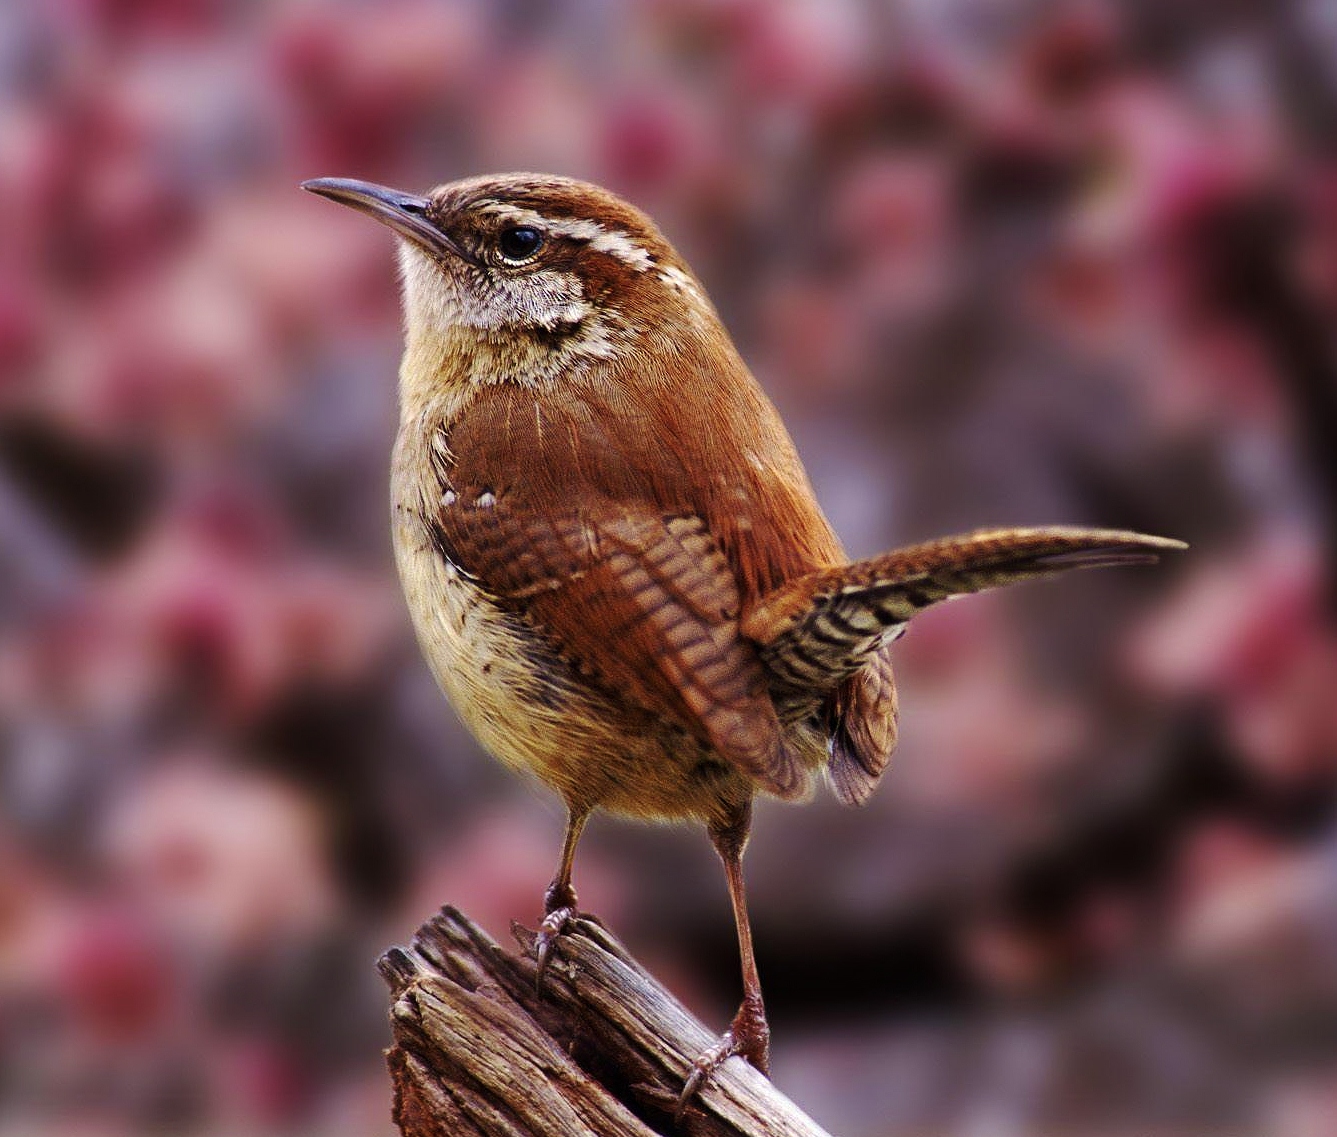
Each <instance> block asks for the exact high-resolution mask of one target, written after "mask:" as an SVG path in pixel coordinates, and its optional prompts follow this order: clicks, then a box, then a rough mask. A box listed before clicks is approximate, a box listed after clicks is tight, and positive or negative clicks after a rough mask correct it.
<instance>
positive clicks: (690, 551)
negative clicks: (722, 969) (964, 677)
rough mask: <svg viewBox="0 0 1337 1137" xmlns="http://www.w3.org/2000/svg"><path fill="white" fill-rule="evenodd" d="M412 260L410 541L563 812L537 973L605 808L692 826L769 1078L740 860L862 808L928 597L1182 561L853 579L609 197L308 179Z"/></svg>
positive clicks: (455, 655) (1056, 545)
mask: <svg viewBox="0 0 1337 1137" xmlns="http://www.w3.org/2000/svg"><path fill="white" fill-rule="evenodd" d="M307 188H309V189H312V190H314V191H315V192H317V193H321V194H323V195H324V196H327V197H330V198H333V199H334V200H337V201H341V202H343V203H345V204H349V205H352V206H354V207H355V208H357V209H360V210H362V211H364V212H367V213H371V214H372V215H373V216H376V217H377V218H378V219H379V220H381V221H383V222H385V223H387V224H389V225H390V226H391V227H392V228H393V229H395V230H396V231H397V232H398V233H399V234H400V235H401V236H402V237H403V238H404V241H403V242H402V245H401V267H402V269H403V275H404V290H405V309H406V315H407V321H406V323H407V344H406V351H405V356H404V361H403V365H402V367H401V371H400V404H401V417H400V431H399V437H398V440H397V442H396V448H395V460H394V467H393V490H392V492H393V498H394V508H395V526H394V536H395V547H396V553H397V558H398V562H399V568H400V574H401V578H402V580H403V583H404V588H405V593H406V596H407V598H408V602H409V608H410V611H411V612H412V614H413V618H414V622H415V626H416V628H417V631H418V635H419V639H420V641H421V643H422V647H423V651H424V655H425V656H426V658H427V661H428V663H429V664H430V666H431V667H432V669H433V671H434V673H435V675H436V677H437V679H438V681H439V682H440V683H441V685H442V687H443V688H444V690H445V691H446V693H447V694H448V695H449V697H450V698H451V700H452V702H453V703H454V704H455V706H456V708H457V709H458V711H459V713H460V714H461V716H462V717H463V718H464V720H465V722H466V723H467V724H468V725H469V726H470V727H471V729H472V730H473V731H474V732H475V734H476V735H477V736H478V737H479V739H480V740H481V741H482V742H483V744H484V745H485V746H486V747H487V748H488V749H489V750H491V751H492V752H493V753H494V754H496V755H497V756H498V757H499V758H500V759H501V760H502V761H504V762H506V763H507V764H508V765H510V766H512V767H514V768H515V769H517V770H520V771H523V772H527V773H530V774H533V775H536V776H537V777H538V778H539V779H541V780H542V781H544V782H546V783H547V784H548V785H550V786H552V787H553V788H554V789H556V790H557V791H558V792H559V793H560V794H561V795H562V797H563V799H564V800H565V802H566V804H567V807H568V810H569V813H570V823H569V825H568V831H567V839H566V842H565V844H564V848H563V854H562V859H561V864H560V866H559V869H558V872H557V875H556V878H555V879H554V881H553V884H552V886H551V887H550V888H549V890H548V894H547V896H546V898H545V917H546V918H545V921H544V927H543V930H542V931H541V932H540V937H539V945H538V946H539V954H540V970H541V969H542V966H543V965H544V964H545V963H546V960H547V957H548V953H549V951H550V950H551V947H552V944H553V942H554V940H555V938H556V936H557V935H558V934H559V933H560V931H561V929H562V926H563V924H564V923H565V921H566V920H567V919H569V918H570V915H571V913H572V912H573V911H574V905H575V899H576V898H575V892H574V890H573V889H572V887H571V864H572V858H573V856H574V851H575V845H576V841H577V840H578V838H579V835H580V832H581V829H582V827H583V825H584V822H585V819H586V818H587V817H588V816H589V814H590V812H591V811H592V810H594V809H599V808H602V809H607V810H611V811H613V812H618V813H623V814H627V815H631V816H638V817H648V818H694V819H698V820H701V821H703V822H705V824H706V825H707V827H708V830H709V832H710V834H711V837H712V839H713V840H714V842H715V845H716V848H717V849H718V850H719V852H720V855H721V857H722V858H723V860H724V863H725V868H726V872H727V874H728V879H729V887H730V894H731V897H732V899H733V903H734V911H735V916H736V918H737V921H738V929H739V943H740V951H741V954H742V958H743V971H744V991H745V997H744V1003H743V1006H742V1007H741V1008H740V1010H739V1014H738V1015H737V1016H736V1017H735V1019H734V1022H733V1024H732V1025H731V1027H730V1029H729V1031H728V1032H727V1033H726V1034H725V1035H724V1037H723V1038H722V1039H721V1041H720V1043H719V1044H718V1045H717V1046H716V1047H715V1048H713V1049H712V1050H711V1052H709V1053H708V1054H706V1055H703V1056H702V1058H701V1060H700V1061H699V1062H698V1063H697V1065H696V1067H695V1068H694V1070H693V1071H692V1074H691V1077H690V1078H689V1079H688V1083H687V1086H686V1088H685V1090H684V1096H683V1101H684V1103H685V1102H686V1100H687V1099H688V1098H690V1096H691V1095H692V1093H693V1092H694V1091H695V1090H696V1089H697V1088H698V1087H699V1086H700V1084H701V1083H702V1080H703V1079H704V1078H705V1077H706V1076H708V1074H709V1072H710V1071H711V1070H712V1069H713V1068H714V1067H715V1066H716V1065H717V1064H718V1063H719V1062H720V1061H723V1060H724V1059H725V1058H726V1057H728V1056H729V1055H730V1054H743V1055H745V1056H746V1057H748V1058H749V1059H751V1060H752V1061H753V1062H754V1064H756V1065H758V1066H759V1067H761V1068H762V1069H765V1066H766V1051H767V1029H766V1023H765V1015H764V1011H763V1008H762V1002H761V990H760V985H759V982H758V980H757V975H756V968H755V962H754V960H753V957H752V946H751V936H750V932H749V931H748V927H747V920H746V908H745V905H744V901H743V892H742V878H741V871H740V862H741V856H742V851H743V846H744V844H745V843H746V838H747V830H748V824H749V819H750V811H751V802H752V799H753V797H754V795H755V794H757V793H758V792H764V793H770V794H773V795H776V796H779V797H784V798H791V799H792V798H799V797H802V796H804V795H805V794H806V793H807V792H808V791H809V789H810V786H811V783H812V780H813V777H814V775H815V774H817V773H819V772H821V771H823V770H824V771H825V773H826V775H827V778H828V781H829V782H830V784H831V786H832V788H833V790H834V791H835V793H836V794H837V796H839V797H840V798H841V800H843V801H846V802H861V801H863V800H865V799H866V798H867V796H868V795H869V793H871V792H872V789H873V788H874V787H875V785H876V784H877V781H878V779H879V778H880V776H881V775H882V773H883V771H884V770H885V769H886V766H887V762H888V759H889V758H890V755H891V751H892V749H893V748H894V746H895V741H896V688H895V683H894V680H893V678H892V670H891V661H890V658H889V654H888V646H889V644H890V641H891V640H892V639H894V638H895V637H896V636H897V635H899V634H900V632H901V631H902V630H903V629H904V627H905V624H906V622H907V621H908V620H909V619H910V618H911V617H912V616H913V615H914V614H915V613H916V612H918V611H920V610H922V609H923V608H925V607H927V606H928V605H930V604H933V603H936V602H938V601H940V600H944V599H947V598H949V597H951V596H957V595H961V594H963V593H968V592H976V591H979V590H981V589H984V588H991V587H995V586H997V585H1001V584H1007V583H1011V582H1013V581H1018V580H1026V579H1031V578H1034V577H1039V576H1047V575H1051V574H1053V573H1056V572H1062V571H1066V570H1068V569H1071V568H1083V567H1091V566H1098V565H1106V564H1122V563H1128V562H1131V561H1144V560H1148V559H1154V555H1155V553H1157V552H1159V551H1163V550H1166V549H1172V548H1180V547H1182V546H1180V545H1179V543H1178V542H1174V541H1168V540H1164V539H1160V538H1154V537H1145V536H1141V535H1139V534H1135V533H1126V532H1117V531H1104V530H1085V529H1071V528H1056V529H1016V530H993V531H989V532H984V533H977V534H972V535H969V536H966V537H957V538H950V539H947V540H943V541H936V542H932V543H930V544H926V545H919V546H915V547H913V548H909V549H903V550H900V551H897V552H893V553H889V554H886V555H885V556H882V557H876V558H873V559H871V560H866V561H860V562H857V563H854V564H851V563H849V561H848V559H847V558H846V556H845V555H844V553H843V551H842V549H841V547H840V544H839V542H838V541H837V539H836V537H835V535H834V533H833V532H832V531H831V527H830V525H829V524H828V523H827V521H826V518H825V517H824V516H823V514H822V511H821V509H820V507H819V506H818V505H817V502H816V499H815V497H814V496H813V492H812V488H811V486H810V485H809V483H808V479H807V476H806V475H805V473H804V471H803V467H802V465H801V463H800V462H799V459H798V456H797V454H796V453H795V450H794V447H793V444H792V443H791V441H790V439H789V436H788V434H787V432H786V431H785V428H784V426H783V424H782V423H781V421H780V419H779V416H778V415H777V414H776V411H775V409H774V407H773V406H772V405H771V403H770V401H769V400H768V399H767V398H766V396H765V395H764V394H763V393H762V391H761V389H760V387H759V386H758V385H757V383H756V382H755V380H754V379H753V378H752V376H751V374H750V373H749V372H748V370H747V368H746V366H745V365H744V364H743V362H742V360H741V359H740V358H739V357H738V354H737V352H736V351H735V349H734V347H733V344H732V342H731V341H730V340H729V337H728V335H727V334H726V333H725V331H724V329H723V327H722V326H721V324H720V322H719V319H718V317H717V315H716V313H715V311H714V309H713V307H712V306H711V305H710V302H709V301H708V300H707V299H706V296H705V292H704V289H703V288H702V287H701V285H700V283H699V282H698V281H697V280H696V278H695V277H694V276H693V275H692V274H691V271H690V269H688V267H687V266H686V265H685V264H684V263H683V262H682V260H681V259H680V258H679V257H678V255H677V254H676V252H675V251H674V250H673V248H672V246H670V245H669V244H668V242H667V241H666V240H665V239H664V237H663V236H662V235H661V234H660V233H659V231H658V230H657V229H656V228H655V226H654V225H653V223H652V222H650V221H649V219H648V218H646V217H645V216H644V215H643V214H641V213H639V212H638V211H636V210H635V209H633V208H632V207H631V206H629V205H627V204H626V203H625V202H623V201H621V200H619V199H618V198H616V197H614V196H613V195H611V194H609V193H607V192H606V191H604V190H602V189H599V188H598V187H596V186H591V185H587V184H584V183H580V182H574V181H570V180H567V179H561V178H552V177H546V176H543V175H503V176H499V177H492V178H478V179H471V180H468V181H464V182H456V183H453V184H451V185H447V186H443V187H441V188H439V189H437V190H435V191H433V193H431V194H430V195H429V196H428V197H425V198H416V197H412V196H409V195H405V194H400V193H398V192H396V191H391V190H386V189H384V188H382V187H376V186H369V185H367V184H365V183H359V182H349V181H344V180H340V179H323V180H320V181H317V182H311V183H307Z"/></svg>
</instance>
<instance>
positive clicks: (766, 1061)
mask: <svg viewBox="0 0 1337 1137" xmlns="http://www.w3.org/2000/svg"><path fill="white" fill-rule="evenodd" d="M735 1054H738V1055H741V1056H742V1057H744V1058H746V1059H747V1060H748V1061H749V1062H751V1063H752V1065H753V1066H755V1067H756V1068H757V1069H758V1070H760V1071H761V1072H762V1073H763V1074H767V1075H769V1074H770V1072H771V1028H770V1026H768V1025H767V1022H766V1008H765V1007H764V1006H762V1003H761V1000H760V999H747V998H745V999H744V1000H743V1005H742V1006H741V1007H739V1008H738V1013H737V1014H736V1015H734V1017H733V1022H731V1023H730V1024H729V1029H728V1030H726V1031H725V1032H724V1033H723V1034H722V1035H720V1037H719V1039H718V1040H717V1041H716V1042H715V1044H714V1045H713V1046H711V1047H710V1049H709V1050H707V1051H706V1052H705V1053H704V1054H702V1055H701V1056H700V1057H699V1058H698V1059H697V1060H696V1061H695V1062H693V1063H692V1071H691V1073H690V1074H688V1075H687V1081H686V1083H685V1084H684V1085H683V1087H682V1093H681V1094H679V1095H678V1105H677V1108H676V1109H675V1110H674V1111H673V1116H674V1119H675V1120H676V1121H679V1122H680V1121H682V1119H683V1115H684V1114H685V1113H686V1112H687V1107H688V1106H689V1105H691V1103H692V1099H693V1098H694V1097H696V1095H697V1094H698V1093H699V1092H700V1091H701V1087H702V1086H704V1085H705V1084H706V1081H707V1080H708V1079H709V1078H710V1076H711V1075H712V1074H713V1073H714V1072H715V1071H716V1070H718V1069H719V1068H720V1066H722V1065H723V1064H724V1063H725V1062H726V1061H727V1060H728V1059H730V1058H732V1057H733V1056H734V1055H735Z"/></svg>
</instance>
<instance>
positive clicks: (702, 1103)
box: [380, 908, 827, 1137]
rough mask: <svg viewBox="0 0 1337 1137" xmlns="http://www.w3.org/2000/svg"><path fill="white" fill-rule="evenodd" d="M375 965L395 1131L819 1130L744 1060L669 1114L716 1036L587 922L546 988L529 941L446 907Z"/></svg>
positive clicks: (799, 1135) (697, 1135)
mask: <svg viewBox="0 0 1337 1137" xmlns="http://www.w3.org/2000/svg"><path fill="white" fill-rule="evenodd" d="M517 938H518V939H520V941H521V942H522V943H525V944H528V943H530V942H532V936H531V935H529V934H528V933H526V932H525V931H524V930H523V929H517ZM380 970H381V974H382V975H383V976H384V977H385V979H386V981H387V982H388V983H389V985H390V989H391V992H392V994H393V998H394V1003H393V1006H392V1009H391V1014H390V1019H391V1026H392V1029H393V1032H394V1046H393V1047H392V1048H391V1050H390V1051H389V1053H388V1061H389V1064H390V1073H391V1076H392V1079H393V1081H394V1089H395V1105H394V1115H395V1123H396V1124H397V1125H398V1126H399V1128H400V1131H401V1132H402V1134H403V1135H404V1137H429V1135H430V1137H439V1135H444V1134H451V1135H456V1134H460V1135H465V1137H473V1135H480V1137H587V1135H588V1137H614V1135H616V1137H654V1135H656V1134H663V1135H669V1134H681V1135H685V1137H760V1135H761V1134H767V1135H774V1137H827V1135H826V1134H825V1131H824V1130H823V1129H821V1127H820V1126H818V1125H817V1124H816V1123H815V1122H814V1121H812V1120H811V1119H810V1118H809V1117H807V1116H805V1115H804V1114H803V1113H802V1112H801V1111H800V1110H799V1109H798V1108H797V1107H796V1106H795V1105H794V1104H793V1103H792V1102H790V1101H789V1100H788V1099H787V1098H786V1097H784V1096H783V1095H782V1094H780V1093H779V1091H777V1090H776V1089H775V1087H774V1086H772V1085H771V1083H770V1082H769V1081H768V1080H767V1079H766V1078H765V1077H763V1076H762V1075H761V1074H759V1073H758V1072H757V1071H756V1070H754V1069H753V1068H752V1067H751V1066H749V1065H747V1064H746V1063H745V1062H744V1061H743V1060H742V1059H739V1058H734V1059H730V1060H729V1061H728V1062H727V1063H726V1064H725V1065H724V1066H723V1067H722V1068H721V1069H720V1071H719V1072H718V1073H717V1074H716V1076H715V1077H714V1078H713V1079H712V1080H711V1082H710V1083H709V1084H708V1085H707V1086H706V1087H705V1089H704V1091H703V1092H702V1094H701V1095H700V1097H699V1099H698V1100H697V1101H696V1102H695V1103H694V1104H693V1106H692V1107H691V1108H690V1109H689V1111H688V1113H687V1115H686V1116H685V1117H684V1118H683V1120H682V1122H681V1124H675V1122H674V1120H673V1107H674V1103H675V1101H676V1098H677V1094H678V1091H679V1089H680V1088H681V1086H682V1084H683V1082H684V1080H685V1079H686V1077H687V1072H688V1068H689V1066H690V1065H691V1062H692V1060H693V1058H695V1057H696V1055H698V1054H700V1053H701V1052H702V1051H703V1050H704V1049H705V1048H706V1047H707V1046H709V1045H710V1043H711V1042H712V1041H713V1037H714V1036H713V1035H712V1034H711V1032H710V1031H709V1030H707V1029H706V1027H705V1026H704V1025H703V1024H702V1023H701V1022H700V1021H698V1020H697V1019H696V1018H695V1017H693V1016H692V1015H691V1013H690V1012H688V1011H687V1010H686V1009H685V1008H684V1007H683V1006H682V1005H681V1004H680V1003H678V1002H677V1000H676V999H674V998H673V996H672V995H670V994H669V993H668V991H667V990H665V989H664V988H663V987H662V986H661V985H660V984H659V983H658V982H657V981H656V980H655V979H654V978H653V977H652V976H651V975H650V974H649V973H648V972H647V971H646V970H645V969H644V968H643V967H641V966H640V964H638V963H637V962H636V961H635V960H634V959H632V957H631V956H630V955H629V954H628V953H627V951H626V949H625V948H623V947H622V945H621V944H620V943H618V942H617V940H616V939H614V938H613V937H612V936H611V935H610V934H609V933H608V932H607V931H606V930H605V929H604V928H602V927H601V926H600V925H598V924H597V923H594V922H592V921H590V920H587V919H583V918H582V919H579V920H578V921H577V922H576V924H575V926H574V929H573V931H572V932H571V933H570V934H568V935H564V936H563V937H562V938H561V940H560V941H559V943H558V946H557V949H556V954H555V958H554V960H553V962H552V965H551V967H550V969H549V972H548V975H547V979H546V982H545V987H544V994H543V997H542V998H540V997H539V996H538V994H537V992H536V989H535V983H534V961H533V958H532V954H531V953H530V952H529V951H527V950H526V951H524V952H516V953H512V952H508V951H505V950H503V949H502V947H501V946H499V945H498V944H497V943H496V942H494V941H493V940H492V939H490V938H489V937H488V936H487V934H486V933H485V932H483V931H482V930H481V929H480V928H479V927H478V926H477V925H476V924H474V923H473V922H472V921H470V920H469V919H468V918H467V917H466V916H464V915H463V914H462V913H460V912H458V911H457V910H455V909H453V908H445V909H443V910H442V911H441V913H440V914H439V915H437V916H435V917H434V918H433V919H431V920H429V921H428V922H427V923H426V924H424V925H423V926H422V927H421V928H420V929H419V930H418V932H417V934H416V935H415V936H414V939H413V942H412V944H411V945H410V946H409V947H407V948H393V949H391V950H390V951H389V952H387V953H386V954H385V955H384V956H383V957H382V959H381V961H380Z"/></svg>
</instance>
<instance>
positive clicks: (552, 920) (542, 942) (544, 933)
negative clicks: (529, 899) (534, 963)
mask: <svg viewBox="0 0 1337 1137" xmlns="http://www.w3.org/2000/svg"><path fill="white" fill-rule="evenodd" d="M577 915H578V913H577V912H576V909H575V908H574V907H565V906H564V907H561V908H554V909H553V910H552V911H551V912H549V913H548V914H547V915H546V916H544V917H543V923H541V924H540V925H539V930H538V934H537V935H536V936H535V937H534V954H535V955H536V956H537V957H538V968H537V969H536V971H535V972H534V983H535V984H536V985H537V987H538V992H539V994H540V995H542V994H543V977H544V976H545V975H546V974H547V972H548V964H549V963H550V962H551V961H552V949H553V948H554V947H555V946H556V944H557V940H558V938H559V937H560V936H561V935H562V933H563V932H565V931H566V930H567V929H568V928H569V927H570V926H571V923H572V921H574V920H575V918H576V916H577Z"/></svg>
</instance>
